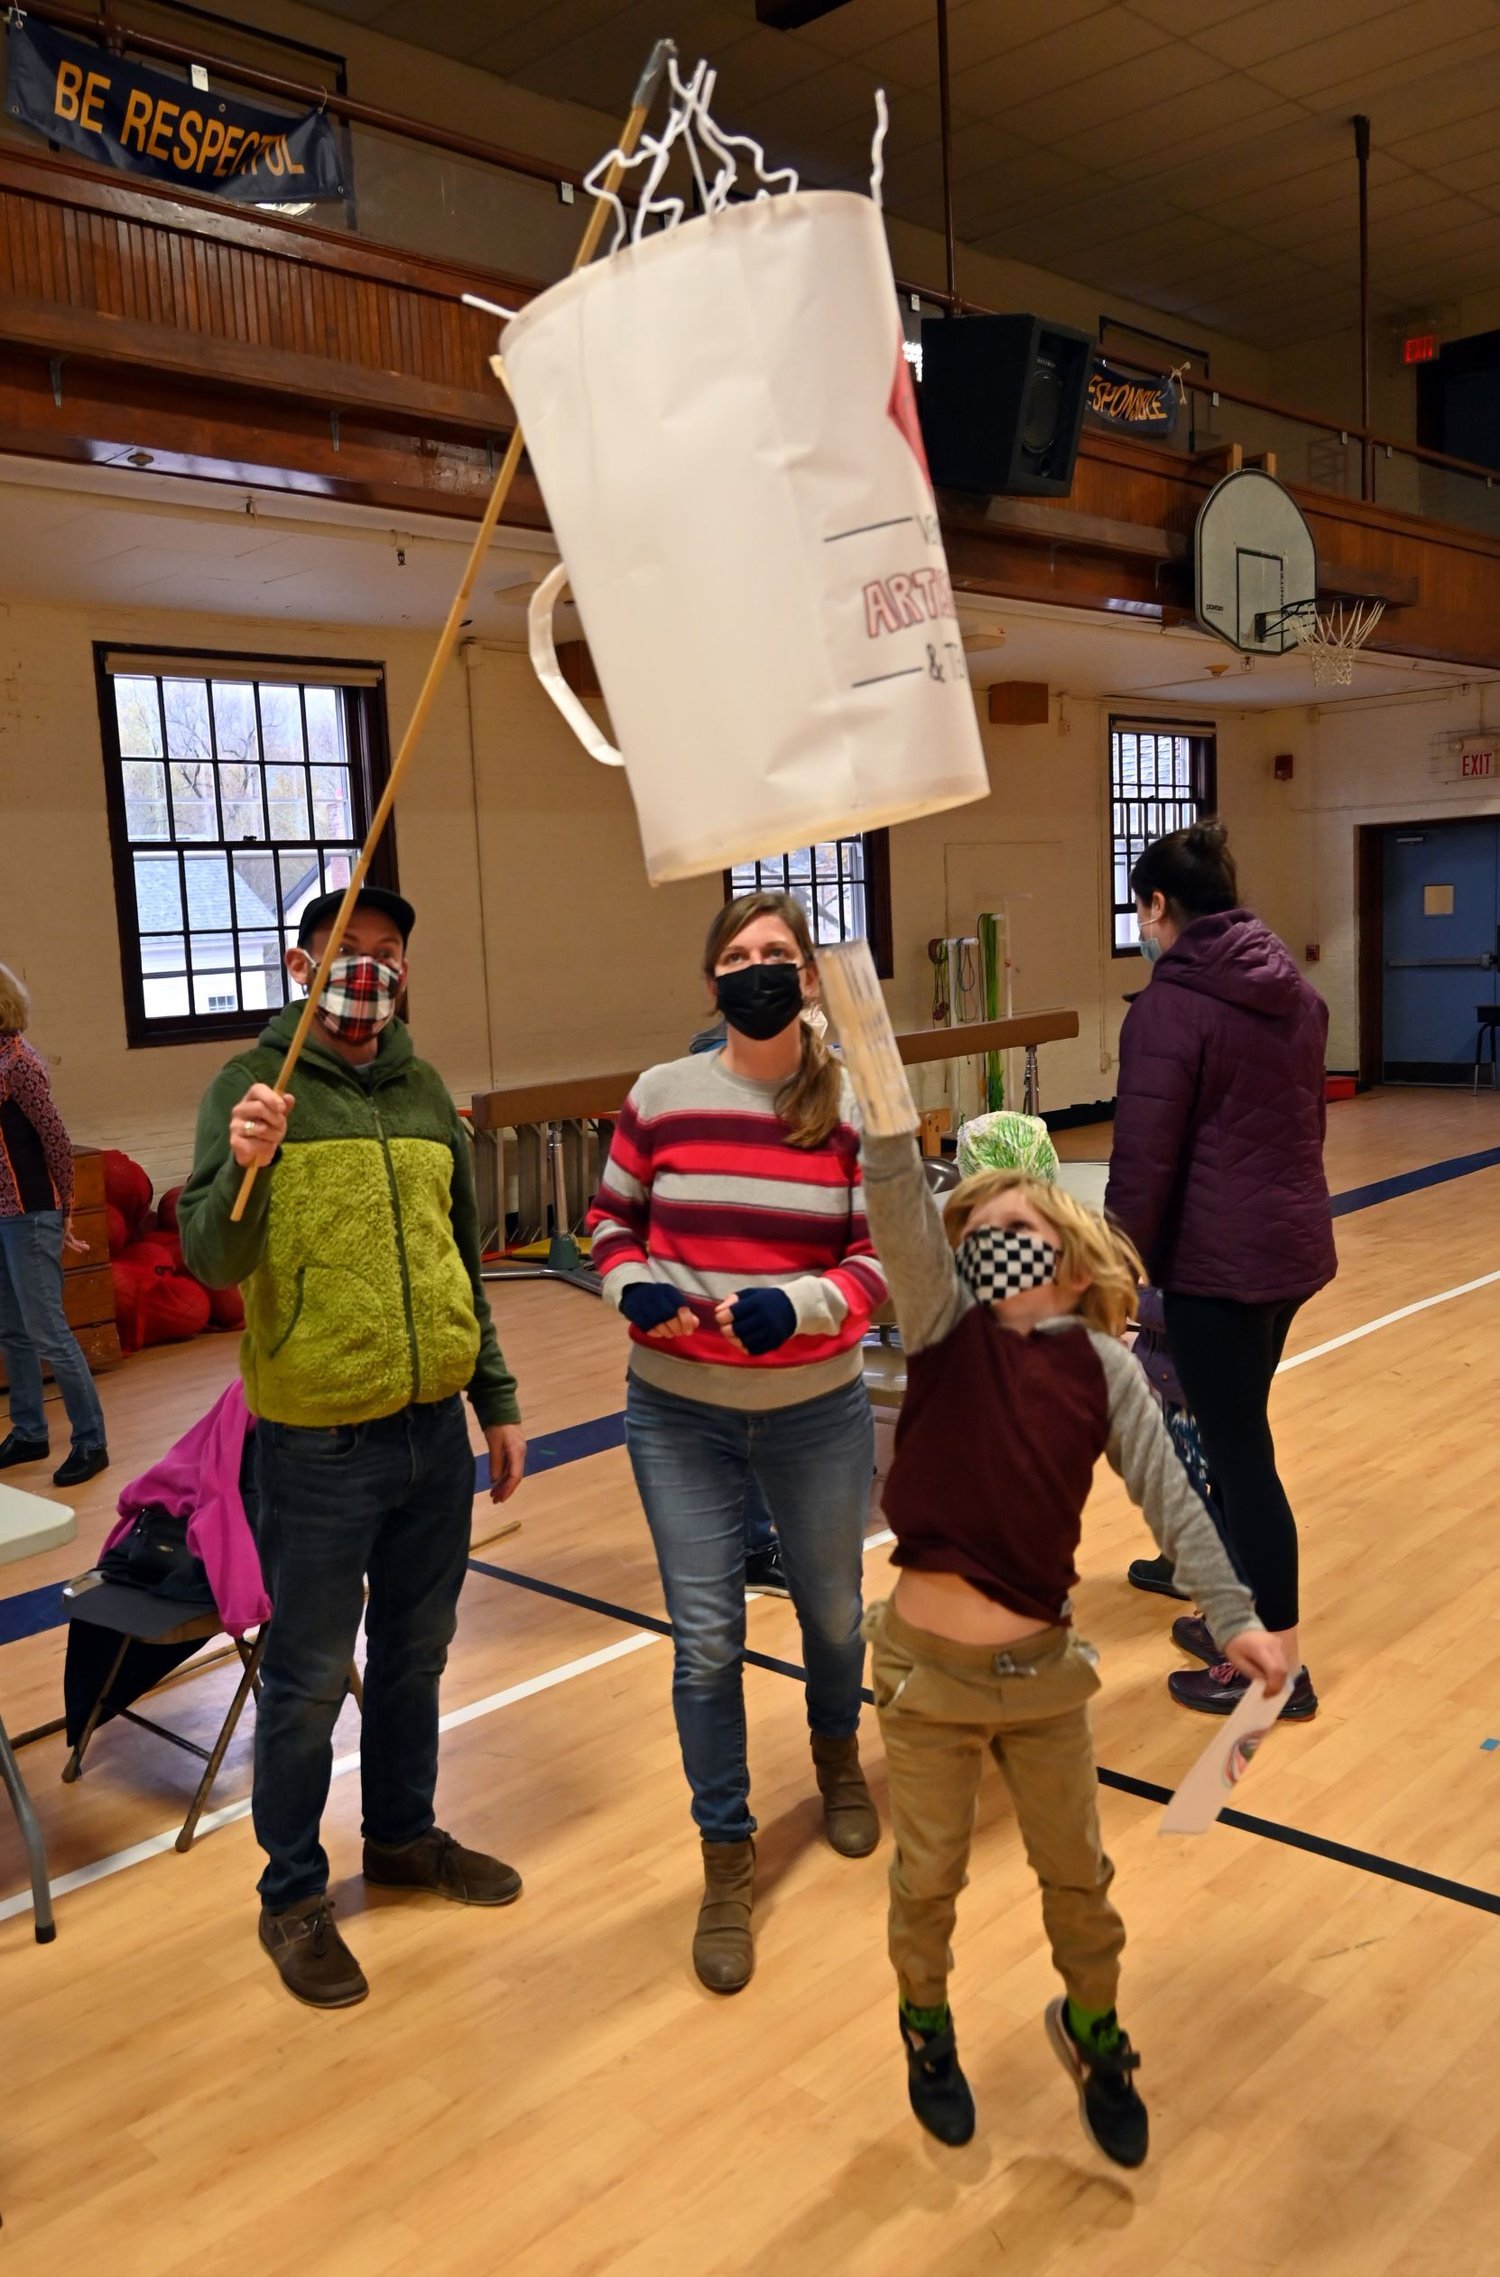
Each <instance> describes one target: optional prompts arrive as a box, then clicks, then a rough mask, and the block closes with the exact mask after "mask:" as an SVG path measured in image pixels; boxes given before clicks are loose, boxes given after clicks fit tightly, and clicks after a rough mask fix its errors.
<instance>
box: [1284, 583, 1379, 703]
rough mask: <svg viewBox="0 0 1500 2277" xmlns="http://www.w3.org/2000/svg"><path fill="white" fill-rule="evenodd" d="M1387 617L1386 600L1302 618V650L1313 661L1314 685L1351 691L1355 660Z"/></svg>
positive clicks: (1315, 612)
mask: <svg viewBox="0 0 1500 2277" xmlns="http://www.w3.org/2000/svg"><path fill="white" fill-rule="evenodd" d="M1384 614H1385V603H1384V601H1356V602H1355V604H1354V606H1353V608H1352V609H1346V608H1345V607H1344V605H1343V603H1342V602H1339V604H1338V605H1337V607H1335V608H1332V609H1328V610H1324V611H1321V612H1320V611H1318V610H1309V611H1308V612H1307V613H1306V614H1304V615H1300V616H1299V617H1298V619H1297V622H1296V626H1295V633H1296V640H1297V645H1298V647H1299V648H1305V649H1306V650H1307V653H1308V655H1309V656H1310V658H1311V659H1312V676H1313V685H1314V686H1315V687H1318V688H1347V687H1348V686H1349V684H1350V682H1351V681H1352V680H1353V678H1354V659H1355V657H1356V656H1357V655H1358V654H1359V651H1360V650H1361V649H1362V648H1363V647H1364V645H1365V643H1366V641H1368V639H1369V638H1370V635H1371V633H1373V632H1374V630H1375V627H1376V626H1377V625H1378V624H1379V622H1380V620H1381V618H1382V617H1383V616H1384Z"/></svg>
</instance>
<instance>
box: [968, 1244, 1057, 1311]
mask: <svg viewBox="0 0 1500 2277" xmlns="http://www.w3.org/2000/svg"><path fill="white" fill-rule="evenodd" d="M953 1262H954V1264H955V1265H956V1266H957V1267H958V1275H959V1279H960V1280H961V1281H963V1282H964V1283H965V1285H966V1286H967V1287H968V1288H970V1289H972V1290H973V1292H974V1295H975V1296H976V1297H977V1298H978V1300H979V1302H980V1303H981V1304H982V1305H989V1304H995V1303H997V1302H1000V1301H1003V1299H1004V1298H1006V1297H1018V1296H1019V1295H1020V1294H1021V1292H1022V1290H1023V1289H1043V1288H1045V1287H1046V1285H1047V1283H1048V1282H1049V1281H1054V1280H1056V1278H1057V1251H1056V1250H1055V1249H1054V1248H1053V1246H1052V1244H1051V1242H1050V1241H1040V1240H1038V1238H1037V1236H1036V1235H1035V1234H1034V1233H1022V1232H1021V1231H1020V1230H1019V1229H1018V1228H1017V1227H1014V1226H998V1225H982V1226H978V1227H976V1229H975V1230H974V1232H973V1233H966V1234H965V1235H964V1237H963V1240H962V1241H961V1242H960V1243H959V1245H958V1248H957V1249H956V1251H955V1252H954V1257H953Z"/></svg>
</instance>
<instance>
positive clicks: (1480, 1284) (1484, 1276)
mask: <svg viewBox="0 0 1500 2277" xmlns="http://www.w3.org/2000/svg"><path fill="white" fill-rule="evenodd" d="M1497 1281H1500V1273H1481V1274H1480V1276H1479V1278H1478V1280H1477V1281H1460V1282H1459V1284H1458V1286H1457V1288H1455V1289H1440V1290H1439V1291H1438V1293H1437V1295H1436V1296H1435V1297H1420V1298H1418V1300H1417V1302H1416V1303H1415V1304H1414V1305H1402V1307H1401V1308H1400V1310H1399V1311H1398V1312H1384V1313H1382V1314H1381V1316H1380V1318H1379V1320H1367V1321H1366V1322H1365V1324H1364V1326H1363V1327H1362V1328H1347V1329H1345V1331H1344V1333H1343V1335H1342V1336H1330V1337H1329V1339H1328V1342H1327V1343H1326V1344H1314V1345H1313V1346H1312V1347H1311V1349H1310V1350H1309V1351H1306V1352H1294V1353H1293V1355H1292V1357H1291V1359H1290V1360H1283V1361H1282V1363H1281V1366H1280V1367H1279V1368H1278V1369H1277V1371H1276V1373H1277V1374H1278V1375H1279V1376H1284V1375H1285V1374H1286V1372H1287V1370H1288V1368H1305V1367H1306V1366H1307V1363H1308V1361H1309V1360H1321V1359H1322V1358H1323V1357H1324V1355H1325V1354H1326V1353H1329V1352H1341V1351H1342V1350H1343V1348H1344V1346H1345V1345H1346V1344H1357V1343H1358V1342H1359V1341H1360V1338H1361V1337H1364V1336H1373V1335H1374V1334H1375V1332H1376V1330H1377V1329H1380V1328H1393V1327H1394V1326H1395V1324H1396V1322H1397V1321H1398V1320H1411V1319H1413V1318H1414V1316H1415V1315H1416V1314H1417V1313H1419V1312H1431V1310H1432V1308H1433V1306H1434V1305H1446V1304H1451V1303H1452V1301H1453V1299H1454V1298H1455V1297H1467V1296H1472V1295H1473V1293H1474V1291H1475V1290H1476V1289H1489V1288H1493V1287H1494V1285H1495V1283H1496V1282H1497Z"/></svg>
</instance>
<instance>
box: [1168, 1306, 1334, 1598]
mask: <svg viewBox="0 0 1500 2277" xmlns="http://www.w3.org/2000/svg"><path fill="white" fill-rule="evenodd" d="M1300 1309H1301V1305H1300V1300H1299V1299H1295V1298H1294V1299H1290V1300H1288V1301H1287V1302H1285V1303H1283V1304H1266V1305H1242V1304H1236V1303H1234V1302H1233V1301H1232V1300H1231V1299H1230V1298H1227V1297H1182V1296H1173V1295H1172V1294H1171V1293H1170V1292H1168V1294H1167V1298H1166V1316H1167V1341H1168V1343H1169V1344H1170V1346H1171V1350H1172V1360H1173V1363H1174V1365H1175V1367H1176V1369H1177V1374H1178V1378H1179V1380H1180V1382H1181V1384H1182V1389H1183V1392H1184V1394H1185V1396H1186V1398H1187V1403H1188V1406H1189V1408H1190V1409H1191V1410H1192V1414H1193V1419H1194V1421H1195V1422H1196V1424H1197V1426H1198V1436H1199V1438H1200V1439H1201V1441H1202V1443H1203V1452H1204V1454H1205V1456H1206V1457H1207V1459H1208V1467H1209V1470H1210V1471H1211V1472H1212V1474H1213V1478H1214V1483H1215V1485H1216V1486H1217V1487H1218V1490H1219V1496H1220V1500H1221V1503H1222V1506H1223V1515H1222V1531H1223V1533H1224V1536H1225V1540H1226V1542H1227V1545H1228V1547H1229V1549H1230V1551H1231V1553H1232V1555H1233V1558H1234V1562H1235V1564H1236V1566H1237V1567H1238V1569H1239V1571H1240V1573H1241V1574H1242V1575H1243V1576H1244V1579H1245V1582H1246V1585H1247V1587H1248V1588H1249V1590H1250V1592H1251V1594H1252V1596H1253V1597H1254V1599H1255V1609H1256V1611H1257V1612H1258V1613H1259V1615H1260V1617H1261V1619H1262V1620H1263V1621H1264V1622H1265V1624H1266V1627H1267V1628H1268V1629H1294V1628H1295V1627H1296V1626H1297V1618H1298V1611H1297V1522H1296V1520H1295V1519H1294V1518H1293V1516H1292V1506H1291V1504H1290V1503H1289V1502H1288V1501H1287V1498H1286V1489H1285V1487H1284V1486H1283V1485H1282V1483H1281V1480H1280V1478H1279V1476H1278V1475H1277V1470H1276V1447H1275V1442H1274V1441H1273V1439H1272V1437H1271V1424H1270V1419H1269V1416H1268V1414H1267V1408H1268V1406H1269V1404H1270V1398H1271V1383H1272V1379H1273V1378H1274V1376H1275V1374H1276V1370H1277V1368H1278V1367H1279V1366H1280V1364H1281V1355H1282V1353H1283V1352H1284V1351H1285V1349H1286V1340H1287V1336H1288V1333H1289V1331H1290V1329H1291V1325H1292V1322H1293V1321H1294V1320H1295V1319H1296V1317H1297V1314H1298V1312H1299V1310H1300Z"/></svg>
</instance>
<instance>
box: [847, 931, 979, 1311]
mask: <svg viewBox="0 0 1500 2277" xmlns="http://www.w3.org/2000/svg"><path fill="white" fill-rule="evenodd" d="M818 973H819V977H820V980H821V983H822V989H823V997H824V1001H825V1003H826V1004H827V1006H828V1010H829V1013H830V1014H831V1016H832V1019H833V1023H834V1026H835V1027H836V1028H837V1030H838V1038H839V1048H840V1051H841V1053H842V1055H843V1061H844V1067H845V1069H846V1071H847V1073H848V1077H849V1081H850V1083H851V1084H852V1086H853V1089H854V1096H855V1098H856V1099H857V1100H858V1101H859V1111H860V1120H861V1123H862V1125H863V1143H862V1147H861V1163H862V1166H863V1172H864V1200H865V1212H866V1215H867V1216H868V1218H869V1222H870V1234H871V1238H872V1239H873V1241H874V1243H875V1248H876V1252H877V1254H878V1256H879V1258H880V1262H881V1264H882V1265H883V1266H884V1268H885V1275H886V1280H887V1282H888V1284H889V1286H890V1292H891V1297H892V1300H893V1302H894V1304H895V1307H896V1319H897V1321H898V1323H899V1324H900V1328H901V1342H902V1345H903V1347H904V1348H905V1350H906V1351H908V1352H920V1351H922V1350H923V1349H924V1347H925V1346H927V1345H929V1344H940V1343H941V1342H942V1340H943V1338H944V1337H945V1336H947V1335H949V1334H950V1332H951V1331H952V1330H953V1328H954V1327H956V1325H957V1323H958V1321H959V1320H960V1319H961V1317H962V1316H963V1314H964V1313H965V1312H966V1311H967V1310H968V1308H969V1306H970V1305H971V1304H972V1303H973V1302H974V1299H973V1297H972V1296H971V1295H970V1294H969V1291H968V1290H967V1289H966V1288H965V1287H964V1284H963V1282H962V1281H961V1280H960V1279H959V1277H958V1273H957V1271H956V1269H955V1267H954V1263H953V1254H952V1251H951V1250H950V1249H949V1247H948V1239H947V1236H946V1234H945V1233H944V1232H943V1227H942V1220H941V1218H940V1217H939V1215H938V1210H937V1204H936V1201H935V1199H934V1197H933V1195H932V1193H931V1191H930V1189H929V1187H928V1184H927V1174H926V1172H925V1171H924V1170H923V1168H922V1157H921V1155H920V1153H919V1152H918V1150H917V1141H916V1131H917V1110H916V1107H915V1106H914V1105H913V1103H912V1096H911V1088H910V1086H909V1085H908V1083H907V1080H906V1070H905V1068H904V1067H903V1066H902V1065H901V1055H900V1053H899V1051H898V1050H897V1048H896V1036H895V1031H894V1029H893V1028H892V1026H891V1021H890V1015H889V1013H888V1012H887V1011H886V1008H885V998H884V997H883V996H882V995H881V993H880V983H879V981H878V980H877V979H876V977H875V967H874V965H873V963H872V962H871V959H870V952H869V949H868V947H867V945H866V944H865V943H864V942H863V941H851V942H848V943H846V944H844V945H843V946H841V947H838V948H829V949H824V950H823V951H822V953H821V955H820V956H819V959H818Z"/></svg>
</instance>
